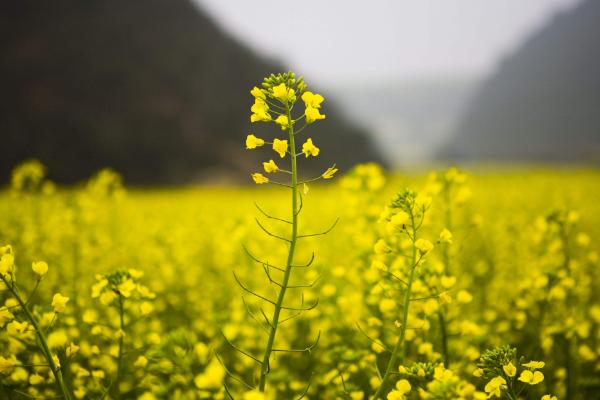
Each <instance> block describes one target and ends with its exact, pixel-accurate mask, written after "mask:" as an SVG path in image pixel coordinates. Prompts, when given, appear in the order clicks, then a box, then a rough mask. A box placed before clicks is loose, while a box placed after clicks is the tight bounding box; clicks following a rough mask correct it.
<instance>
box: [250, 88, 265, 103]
mask: <svg viewBox="0 0 600 400" xmlns="http://www.w3.org/2000/svg"><path fill="white" fill-rule="evenodd" d="M250 94H251V95H252V96H254V98H255V99H261V100H266V99H267V96H266V95H265V92H263V91H262V90H261V89H259V88H257V87H256V86H254V87H253V88H252V90H251V91H250Z"/></svg>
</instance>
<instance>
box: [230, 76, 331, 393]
mask: <svg viewBox="0 0 600 400" xmlns="http://www.w3.org/2000/svg"><path fill="white" fill-rule="evenodd" d="M307 89H308V87H307V86H306V84H305V83H304V81H303V79H302V78H298V79H296V76H295V74H294V73H292V72H288V73H284V74H277V75H271V76H269V77H267V78H266V79H265V80H264V82H263V84H262V88H258V87H254V88H253V89H252V91H251V92H250V93H251V94H252V96H253V97H254V104H253V106H252V108H251V111H252V115H251V117H250V120H251V122H259V121H260V122H273V123H275V124H277V125H278V126H279V127H280V128H281V130H283V131H286V132H287V139H279V138H274V139H273V140H272V141H269V140H265V139H262V138H259V137H256V136H255V135H254V134H249V135H248V136H247V138H246V148H247V149H256V148H258V147H262V146H264V145H271V146H272V149H273V150H274V151H275V152H276V153H277V154H278V155H279V157H280V158H282V159H283V158H287V157H288V156H289V170H288V169H284V168H280V167H279V166H278V165H277V164H276V163H275V161H274V160H272V159H271V160H269V161H265V162H263V168H264V172H265V173H267V174H274V173H283V174H288V175H289V176H290V178H289V181H288V182H281V181H275V180H273V179H271V178H268V177H267V176H265V175H263V174H262V173H260V172H256V173H253V174H252V175H251V177H252V179H253V180H254V182H255V183H256V184H259V185H260V184H274V185H279V186H283V187H286V188H288V189H289V190H290V191H291V208H290V216H289V219H285V218H279V217H275V216H273V215H270V214H269V213H267V212H265V211H264V210H263V209H262V208H260V207H259V206H258V205H257V208H258V210H259V211H260V212H261V213H262V215H263V216H264V217H266V218H268V219H271V220H274V221H277V222H281V223H285V224H287V225H288V227H289V230H290V231H289V232H290V233H289V236H285V237H284V236H280V235H277V234H275V233H273V232H271V231H270V230H269V229H267V228H266V227H265V225H264V224H263V223H262V222H260V220H259V219H256V222H257V224H258V226H259V227H260V228H261V229H262V230H263V231H264V232H265V233H266V234H267V235H269V236H271V237H274V238H276V239H279V240H281V241H283V242H285V243H286V245H287V257H286V261H285V264H283V265H280V266H277V265H272V264H270V263H268V262H263V261H261V260H259V259H258V258H257V257H256V256H254V255H252V254H250V253H249V252H248V254H249V255H250V257H251V258H252V259H253V260H254V261H256V262H258V263H260V264H262V267H263V270H264V272H265V274H266V276H267V278H268V280H269V282H270V283H271V284H274V285H275V286H276V288H277V296H276V298H275V299H274V300H272V299H270V298H268V297H267V296H265V295H262V294H259V293H257V292H256V291H254V290H252V289H250V288H249V287H248V286H247V285H245V284H244V283H242V282H241V281H240V279H239V278H238V277H237V275H235V274H234V276H235V278H236V280H237V282H238V283H239V285H240V286H241V287H242V289H243V290H244V291H246V292H248V293H250V294H252V295H254V296H256V297H258V298H259V299H260V300H262V301H264V302H267V303H269V304H271V306H272V307H273V313H272V314H271V315H270V317H269V316H268V315H266V313H264V312H263V311H262V309H261V313H262V317H263V319H262V320H261V321H260V322H261V323H262V324H263V325H265V327H266V329H267V331H268V338H267V342H266V345H265V348H264V351H263V354H262V357H260V358H259V357H255V356H253V355H251V354H250V353H248V352H246V351H243V350H241V349H239V348H238V347H236V346H235V345H234V344H233V343H231V342H229V341H228V340H227V339H226V340H227V341H228V343H229V344H230V345H231V346H232V347H233V348H235V349H236V350H238V351H239V352H241V353H242V354H244V355H245V356H247V357H250V358H251V359H253V360H254V361H255V362H256V363H258V364H259V365H260V375H259V378H258V384H257V386H256V387H254V386H252V385H250V384H246V386H247V388H249V389H252V390H257V391H259V392H265V390H266V387H267V380H268V376H269V373H270V370H271V359H272V355H273V353H274V352H289V353H299V352H300V353H302V352H305V353H309V352H310V351H311V350H312V349H313V348H314V347H315V346H316V345H317V343H318V339H319V337H317V339H316V340H315V342H314V343H313V344H312V345H310V346H307V347H306V348H305V349H279V348H276V346H275V344H276V339H277V332H278V329H279V327H280V325H281V324H282V323H284V322H286V321H287V320H290V319H291V318H293V317H294V316H297V315H300V314H301V313H302V312H304V311H308V310H311V309H313V308H314V307H316V306H317V303H318V300H317V301H315V302H314V303H313V304H310V305H305V304H304V295H302V299H301V304H300V305H298V306H290V305H288V303H286V294H288V292H289V290H291V289H304V288H309V287H311V286H312V285H313V284H314V282H312V283H309V284H304V285H290V280H291V277H292V274H293V270H294V269H295V268H299V267H309V266H310V265H311V264H312V262H313V260H314V255H313V257H312V258H311V259H310V261H309V262H308V263H307V264H304V265H298V264H296V262H295V255H296V249H297V244H298V240H299V239H301V238H303V237H310V236H318V235H324V234H326V233H328V232H329V231H330V230H331V229H333V227H334V226H335V223H334V224H333V225H332V226H331V227H330V228H329V229H327V230H325V231H323V232H319V233H314V234H299V232H298V217H299V215H300V212H301V210H302V192H306V190H307V188H308V187H307V186H306V185H307V183H309V182H314V181H317V180H319V179H331V178H332V177H333V175H334V174H335V173H336V172H337V169H336V168H335V165H333V166H332V167H330V168H329V169H327V170H326V171H325V172H323V173H322V174H321V175H319V176H317V177H315V178H311V179H306V180H301V179H300V177H299V171H298V157H299V156H301V155H304V156H305V157H306V158H309V157H316V156H318V155H319V153H320V149H319V148H318V147H317V146H316V145H315V144H314V143H313V141H312V139H311V138H307V139H306V140H305V142H304V143H303V144H302V149H301V151H298V149H297V139H298V135H299V134H300V133H301V132H302V131H304V129H306V127H307V126H309V125H310V124H313V123H314V122H316V121H318V120H322V119H325V115H323V114H321V112H320V109H321V103H322V102H323V101H324V98H323V96H321V95H319V94H315V93H312V92H309V91H308V90H307ZM298 98H301V99H302V102H303V103H304V113H303V114H302V115H300V116H297V117H294V115H293V110H294V106H295V104H296V103H297V100H298ZM300 123H303V126H302V127H300V128H297V125H298V124H300ZM336 222H337V221H336ZM246 251H247V249H246ZM275 274H279V275H278V276H274V275H275ZM278 277H279V279H278ZM288 297H289V296H288ZM286 310H287V311H289V312H291V313H294V315H292V316H291V317H286V318H283V319H282V312H283V311H286ZM249 312H251V311H250V310H249ZM251 315H253V313H251ZM236 379H237V380H239V379H238V378H236ZM306 390H308V387H307V389H306ZM305 392H306V391H305ZM304 394H305V393H304ZM304 394H303V395H304Z"/></svg>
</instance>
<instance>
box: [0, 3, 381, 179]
mask: <svg viewBox="0 0 600 400" xmlns="http://www.w3.org/2000/svg"><path fill="white" fill-rule="evenodd" d="M280 70H282V66H281V65H278V64H277V63H273V62H270V61H268V60H263V59H262V58H260V57H259V56H257V55H256V54H253V53H252V52H250V51H249V50H248V49H246V48H245V47H243V46H242V45H240V44H239V43H237V42H236V41H234V40H233V39H231V38H230V37H228V36H227V35H226V34H224V33H223V32H221V31H220V30H219V28H218V27H217V26H216V25H215V24H214V23H213V22H212V21H211V20H209V19H208V18H207V17H206V16H205V15H204V14H203V13H202V12H201V11H200V10H198V9H197V7H196V6H195V5H194V4H192V3H191V2H190V1H188V0H127V1H118V0H88V1H81V0H52V1H50V0H47V1H39V0H35V1H34V0H18V1H3V2H0V139H1V141H2V147H3V150H4V151H3V157H1V158H0V172H1V176H0V178H1V180H2V181H6V178H7V176H8V172H9V171H10V169H11V168H12V167H13V166H14V165H15V164H16V163H18V162H19V161H21V160H23V159H24V158H28V157H37V158H39V159H40V160H41V161H42V162H44V163H45V164H47V165H48V167H49V170H50V173H51V174H52V177H53V178H54V179H56V180H58V181H61V182H73V181H77V180H80V179H83V178H85V177H87V176H89V175H90V174H91V173H92V172H93V171H95V170H97V169H98V168H101V167H104V166H110V167H113V168H115V169H117V170H118V171H120V172H122V173H123V174H124V176H125V179H126V180H127V181H128V182H131V183H141V184H174V183H182V182H190V181H194V180H197V179H203V178H205V177H207V176H210V177H215V178H217V179H218V178H220V177H227V178H231V177H242V176H244V175H245V176H247V173H248V172H249V169H251V168H256V165H257V164H256V162H257V161H258V158H255V159H252V157H260V155H259V154H258V152H245V153H244V154H243V156H242V152H244V138H245V135H246V134H247V133H248V131H249V129H250V128H251V126H250V123H249V107H250V105H251V103H252V99H251V96H250V95H249V93H248V91H249V89H250V88H251V86H252V85H253V84H255V83H257V82H259V81H260V80H261V79H262V77H263V76H264V75H266V74H267V73H271V72H277V71H280ZM298 72H300V73H301V71H298ZM314 89H315V90H318V88H314ZM325 95H327V94H326V93H325ZM325 110H326V113H327V114H328V115H330V116H331V118H330V119H328V120H326V121H325V122H324V123H323V124H320V125H319V126H318V127H316V131H315V133H314V136H315V139H316V138H318V139H316V141H317V143H319V144H320V145H321V147H322V149H323V152H324V154H327V152H329V154H331V155H332V157H331V158H330V157H327V158H328V159H333V158H335V161H336V162H338V164H339V165H341V166H342V167H347V166H349V165H350V164H352V163H355V162H359V161H366V160H375V161H379V160H380V158H379V155H378V154H377V153H376V152H375V150H374V149H373V147H372V146H371V144H370V142H369V141H368V140H367V138H366V137H365V135H364V134H363V132H362V131H359V130H357V129H355V128H354V127H352V126H349V125H348V124H347V123H345V122H344V121H343V120H342V119H341V117H340V116H339V114H338V113H337V112H336V111H335V110H334V108H333V107H332V105H331V104H327V105H326V108H325ZM332 153H335V157H334V155H333V154H332ZM264 156H265V155H264V153H263V157H264ZM311 165H313V166H314V167H315V168H321V167H323V165H322V164H321V165H319V160H315V162H313V163H311Z"/></svg>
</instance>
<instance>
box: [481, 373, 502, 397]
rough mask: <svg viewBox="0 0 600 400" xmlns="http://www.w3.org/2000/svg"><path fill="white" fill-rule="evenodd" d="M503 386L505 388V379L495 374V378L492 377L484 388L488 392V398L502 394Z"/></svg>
mask: <svg viewBox="0 0 600 400" xmlns="http://www.w3.org/2000/svg"><path fill="white" fill-rule="evenodd" d="M505 388H506V380H505V379H504V378H503V377H501V376H497V377H495V378H492V379H491V380H490V381H489V382H488V383H487V384H486V385H485V388H484V390H485V392H486V393H488V398H491V397H498V398H500V397H501V396H502V390H503V389H505Z"/></svg>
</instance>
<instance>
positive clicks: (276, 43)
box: [195, 0, 580, 84]
mask: <svg viewBox="0 0 600 400" xmlns="http://www.w3.org/2000/svg"><path fill="white" fill-rule="evenodd" d="M195 1H197V2H198V3H199V4H200V5H201V6H202V7H204V8H205V9H206V10H207V11H209V13H210V14H212V15H213V16H215V17H216V18H217V20H218V22H219V23H220V24H221V25H222V26H223V27H224V28H225V29H226V30H228V31H230V32H231V33H233V34H234V35H235V36H236V37H238V38H240V39H241V40H243V41H244V42H246V43H247V44H249V45H250V46H251V47H253V48H254V49H255V50H257V51H259V52H261V53H263V54H265V55H268V56H272V57H274V58H277V59H280V60H281V61H283V62H284V63H285V64H287V65H288V66H290V67H291V68H293V69H295V70H296V71H297V72H299V73H301V74H304V75H305V76H306V77H307V78H308V79H312V80H316V81H319V82H320V83H322V84H325V83H329V84H336V83H342V82H346V81H348V80H350V79H359V80H361V81H369V80H373V79H377V80H386V79H406V78H414V77H421V76H440V75H441V76H471V75H475V76H481V75H483V74H486V73H488V72H489V71H491V69H492V68H493V67H494V65H495V63H496V61H497V60H498V59H499V58H500V57H502V55H503V54H506V53H508V52H510V51H512V50H513V49H514V48H515V46H517V45H518V44H519V43H520V41H522V40H523V39H524V38H525V37H526V36H527V35H528V34H529V33H530V32H531V31H532V30H534V29H536V28H537V27H539V26H540V25H541V24H543V23H544V22H545V21H547V20H548V18H550V17H551V16H552V15H553V14H554V13H556V12H557V11H559V10H561V9H565V8H569V7H571V6H573V5H574V4H576V3H578V2H580V0H411V1H408V0H369V1H354V0H352V1H351V0H302V1H285V0H195Z"/></svg>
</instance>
